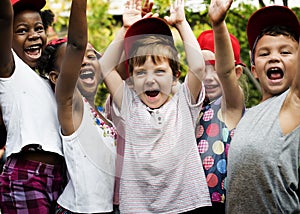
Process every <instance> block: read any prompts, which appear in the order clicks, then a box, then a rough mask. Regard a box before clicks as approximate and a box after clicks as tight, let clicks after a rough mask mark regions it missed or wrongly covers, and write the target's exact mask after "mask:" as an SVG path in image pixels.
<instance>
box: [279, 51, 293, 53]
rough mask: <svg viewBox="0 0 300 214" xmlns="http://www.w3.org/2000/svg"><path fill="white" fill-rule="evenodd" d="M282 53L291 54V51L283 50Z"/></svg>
mask: <svg viewBox="0 0 300 214" xmlns="http://www.w3.org/2000/svg"><path fill="white" fill-rule="evenodd" d="M281 54H291V52H290V51H281Z"/></svg>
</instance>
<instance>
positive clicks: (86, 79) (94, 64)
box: [77, 44, 103, 98]
mask: <svg viewBox="0 0 300 214" xmlns="http://www.w3.org/2000/svg"><path fill="white" fill-rule="evenodd" d="M102 81H103V78H102V75H101V72H100V64H99V61H98V58H97V55H96V52H95V50H94V48H93V47H92V46H91V45H90V44H88V45H87V49H86V51H85V55H84V58H83V62H82V65H81V69H80V76H79V79H78V82H77V87H78V89H79V91H80V93H81V94H82V95H83V96H84V97H86V98H89V97H94V96H95V95H96V92H97V89H98V84H99V83H101V82H102Z"/></svg>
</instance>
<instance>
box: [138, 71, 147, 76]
mask: <svg viewBox="0 0 300 214" xmlns="http://www.w3.org/2000/svg"><path fill="white" fill-rule="evenodd" d="M144 74H146V71H137V72H136V75H137V76H141V75H144Z"/></svg>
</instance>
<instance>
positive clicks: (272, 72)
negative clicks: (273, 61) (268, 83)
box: [267, 68, 284, 80]
mask: <svg viewBox="0 0 300 214" xmlns="http://www.w3.org/2000/svg"><path fill="white" fill-rule="evenodd" d="M283 75H284V73H283V71H282V70H281V69H280V68H271V69H269V70H268V71H267V76H268V78H269V79H270V80H279V79H282V78H283Z"/></svg>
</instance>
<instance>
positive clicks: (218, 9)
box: [208, 0, 233, 26]
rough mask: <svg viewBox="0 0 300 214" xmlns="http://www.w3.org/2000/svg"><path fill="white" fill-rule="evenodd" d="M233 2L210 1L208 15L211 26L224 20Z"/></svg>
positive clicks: (226, 0)
mask: <svg viewBox="0 0 300 214" xmlns="http://www.w3.org/2000/svg"><path fill="white" fill-rule="evenodd" d="M232 2H233V0H211V2H210V5H209V8H208V15H209V18H210V21H211V22H212V25H215V26H216V25H218V24H220V23H221V22H223V21H224V20H225V17H226V14H227V11H228V10H229V8H230V6H231V4H232Z"/></svg>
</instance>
